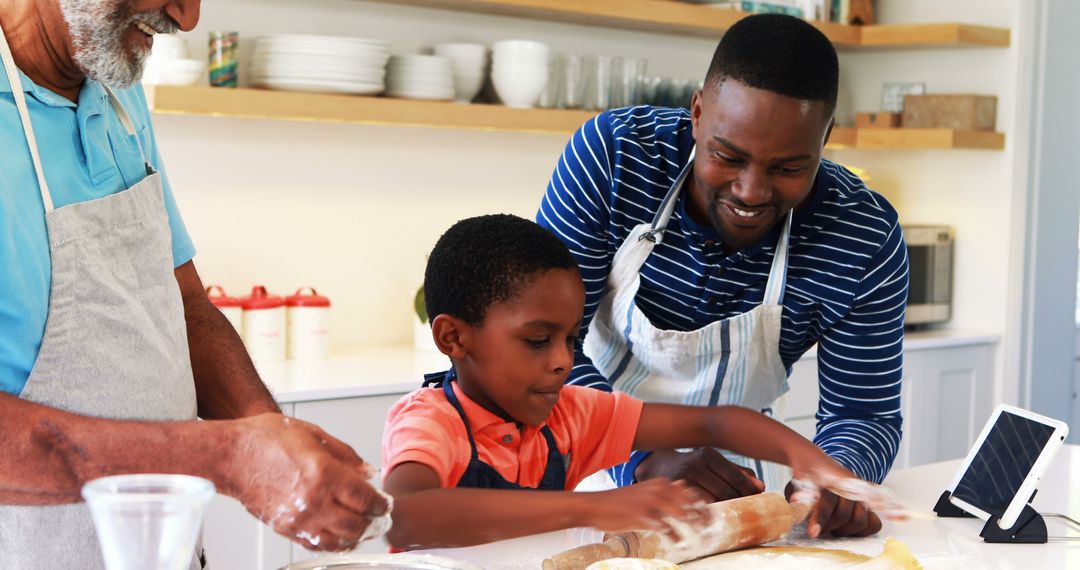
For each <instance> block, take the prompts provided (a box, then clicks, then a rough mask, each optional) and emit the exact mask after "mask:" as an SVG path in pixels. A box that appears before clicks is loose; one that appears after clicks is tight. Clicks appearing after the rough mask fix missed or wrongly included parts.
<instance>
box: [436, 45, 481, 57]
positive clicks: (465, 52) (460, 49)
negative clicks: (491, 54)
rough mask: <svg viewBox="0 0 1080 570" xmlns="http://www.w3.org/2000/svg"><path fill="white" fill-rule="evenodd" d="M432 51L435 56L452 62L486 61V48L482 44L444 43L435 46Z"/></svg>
mask: <svg viewBox="0 0 1080 570" xmlns="http://www.w3.org/2000/svg"><path fill="white" fill-rule="evenodd" d="M432 51H434V52H435V55H438V56H442V57H445V58H449V59H452V60H454V61H484V60H486V59H487V46H485V45H484V44H472V43H462V42H445V43H441V44H435V46H434V47H433V48H432Z"/></svg>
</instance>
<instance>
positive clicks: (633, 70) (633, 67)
mask: <svg viewBox="0 0 1080 570" xmlns="http://www.w3.org/2000/svg"><path fill="white" fill-rule="evenodd" d="M614 67H615V69H614V73H613V79H612V85H611V106H612V107H632V106H634V105H640V104H641V90H640V80H641V77H642V76H643V75H644V74H645V60H644V59H638V58H632V57H627V58H619V59H617V60H616V61H615V65H614Z"/></svg>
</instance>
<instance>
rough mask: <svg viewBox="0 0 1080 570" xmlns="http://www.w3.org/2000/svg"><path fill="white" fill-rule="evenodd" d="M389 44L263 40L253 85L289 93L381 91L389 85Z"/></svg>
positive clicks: (335, 39) (313, 39)
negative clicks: (385, 81)
mask: <svg viewBox="0 0 1080 570" xmlns="http://www.w3.org/2000/svg"><path fill="white" fill-rule="evenodd" d="M389 58H390V42H388V41H385V40H373V39H365V38H349V37H334V36H305V35H274V36H266V37H262V38H259V39H258V40H256V42H255V53H254V55H252V59H251V69H250V73H251V83H252V84H253V85H256V86H258V87H266V88H269V89H282V90H288V91H317V92H323V93H349V94H354V95H377V94H379V93H382V92H383V90H384V89H385V86H386V85H385V83H384V79H385V77H386V62H387V60H388V59H389Z"/></svg>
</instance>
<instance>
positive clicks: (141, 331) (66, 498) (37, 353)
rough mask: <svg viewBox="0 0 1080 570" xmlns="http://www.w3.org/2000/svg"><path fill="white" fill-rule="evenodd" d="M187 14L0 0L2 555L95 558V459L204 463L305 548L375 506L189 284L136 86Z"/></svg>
mask: <svg viewBox="0 0 1080 570" xmlns="http://www.w3.org/2000/svg"><path fill="white" fill-rule="evenodd" d="M198 17H199V0H29V1H28V0H0V30H2V31H3V34H2V35H0V55H2V56H3V69H4V73H2V74H0V133H2V135H3V136H2V137H0V229H2V231H0V266H2V267H4V270H3V271H0V433H2V434H3V435H2V436H0V505H2V506H0V548H2V549H3V552H2V553H0V560H3V563H4V566H5V567H6V568H15V569H25V570H31V569H33V570H42V569H52V568H56V569H71V568H80V569H87V568H102V567H103V563H102V558H101V554H100V553H99V550H98V546H97V541H96V538H95V535H94V528H93V525H92V523H91V520H90V516H89V513H88V511H87V509H86V507H85V505H83V504H80V503H79V501H80V495H79V491H80V488H81V487H82V485H83V484H84V483H85V482H86V481H88V480H89V479H92V478H95V477H100V476H104V475H114V474H121V473H134V472H164V473H184V474H191V475H197V476H201V477H205V478H208V479H210V480H212V481H213V482H214V483H215V484H216V485H217V488H218V490H219V491H220V492H222V493H225V494H227V495H230V496H233V497H235V498H236V499H238V500H239V501H240V502H241V503H243V504H244V505H245V506H246V507H247V508H248V510H250V511H251V513H252V514H254V515H255V516H257V517H259V518H260V519H261V520H263V521H266V522H267V523H268V524H270V525H271V526H272V527H273V528H274V530H276V531H277V532H279V533H281V534H283V535H285V536H288V537H290V538H292V539H293V540H295V541H297V542H300V543H302V544H304V545H305V546H307V547H309V548H321V549H331V550H339V549H345V548H348V547H351V546H353V545H355V544H356V542H357V541H358V539H359V537H360V535H361V533H362V532H363V531H364V529H365V528H366V527H367V526H368V524H369V523H370V521H371V519H372V518H373V517H375V516H377V515H380V514H383V513H384V512H385V510H386V508H387V505H386V503H385V501H384V500H383V499H382V498H381V497H380V496H379V495H378V494H377V493H376V492H375V491H374V490H373V488H372V487H371V485H370V484H369V483H368V470H367V469H366V468H365V465H364V463H363V461H362V460H361V459H360V458H359V457H358V456H357V455H356V454H355V453H354V452H353V451H352V450H351V449H350V448H349V447H348V446H346V445H344V444H342V443H341V442H339V441H337V440H335V439H334V438H332V437H330V436H329V435H327V434H326V433H324V432H323V431H321V430H319V429H318V428H317V427H315V426H312V425H309V424H306V423H304V422H301V421H297V420H290V419H287V418H285V417H284V416H282V415H281V413H280V411H279V410H278V408H277V406H276V405H275V403H274V401H273V399H272V398H271V397H270V394H269V393H268V392H267V390H266V388H265V387H264V386H263V384H262V383H261V381H260V380H259V378H258V376H257V374H256V372H255V370H254V368H253V367H252V364H251V362H250V360H249V359H248V357H247V355H246V353H245V351H244V348H243V346H242V345H241V342H240V339H239V338H238V337H237V335H236V333H235V332H234V331H233V330H232V329H231V327H230V326H229V324H228V322H227V321H226V320H225V319H224V318H223V316H222V315H221V314H220V313H219V312H217V310H216V309H215V308H214V307H213V306H212V305H210V304H209V303H208V301H207V299H206V296H205V294H204V293H203V286H202V283H201V282H200V279H199V275H198V273H197V272H196V271H195V265H194V263H193V262H192V257H193V256H194V248H193V246H192V243H191V240H190V239H189V238H188V235H187V232H186V231H185V229H184V225H183V222H182V220H181V218H180V215H179V213H178V211H177V209H176V204H175V202H174V200H173V196H172V192H171V191H170V189H169V184H168V181H167V180H166V178H165V177H164V174H163V168H162V164H161V161H160V158H159V157H158V154H157V146H156V143H155V140H154V132H153V127H152V126H151V124H150V117H149V112H148V109H147V106H146V102H145V99H144V97H143V94H142V91H141V89H140V88H139V87H138V86H137V82H138V79H139V77H140V74H141V70H142V65H143V62H144V61H145V59H146V57H147V55H148V53H149V51H150V47H151V45H152V44H153V41H154V35H155V34H159V33H171V32H175V31H177V30H178V29H179V30H185V31H186V30H190V29H192V28H193V27H194V26H195V24H196V22H197V20H198ZM196 416H198V417H201V418H203V419H205V420H212V421H203V422H199V421H196ZM198 567H200V562H199V561H198V560H194V561H193V562H192V568H198Z"/></svg>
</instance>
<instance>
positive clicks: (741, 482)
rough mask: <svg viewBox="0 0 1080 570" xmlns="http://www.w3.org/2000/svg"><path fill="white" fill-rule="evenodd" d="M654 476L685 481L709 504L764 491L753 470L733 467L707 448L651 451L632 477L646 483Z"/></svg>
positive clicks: (714, 451) (763, 486)
mask: <svg viewBox="0 0 1080 570" xmlns="http://www.w3.org/2000/svg"><path fill="white" fill-rule="evenodd" d="M657 477H664V478H667V479H671V480H683V481H686V483H687V484H689V485H691V486H693V487H697V488H698V489H700V490H701V491H702V492H703V493H705V495H706V496H707V497H709V500H710V501H725V500H727V499H735V498H738V497H745V496H747V495H756V494H758V493H760V492H762V491H764V490H765V484H764V483H762V482H761V481H760V480H759V479H758V478H757V477H755V476H754V472H753V471H751V470H749V469H746V468H744V467H740V466H738V465H735V464H734V463H732V462H730V461H728V460H727V459H725V458H724V456H723V455H721V454H720V452H719V451H716V450H715V449H713V448H711V447H703V448H701V449H697V450H695V451H692V452H690V453H681V452H678V451H654V452H652V453H651V454H649V456H648V457H646V458H645V459H644V460H643V461H642V462H641V463H639V464H638V466H637V469H635V470H634V478H635V479H637V480H638V481H647V480H649V479H655V478H657Z"/></svg>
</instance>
